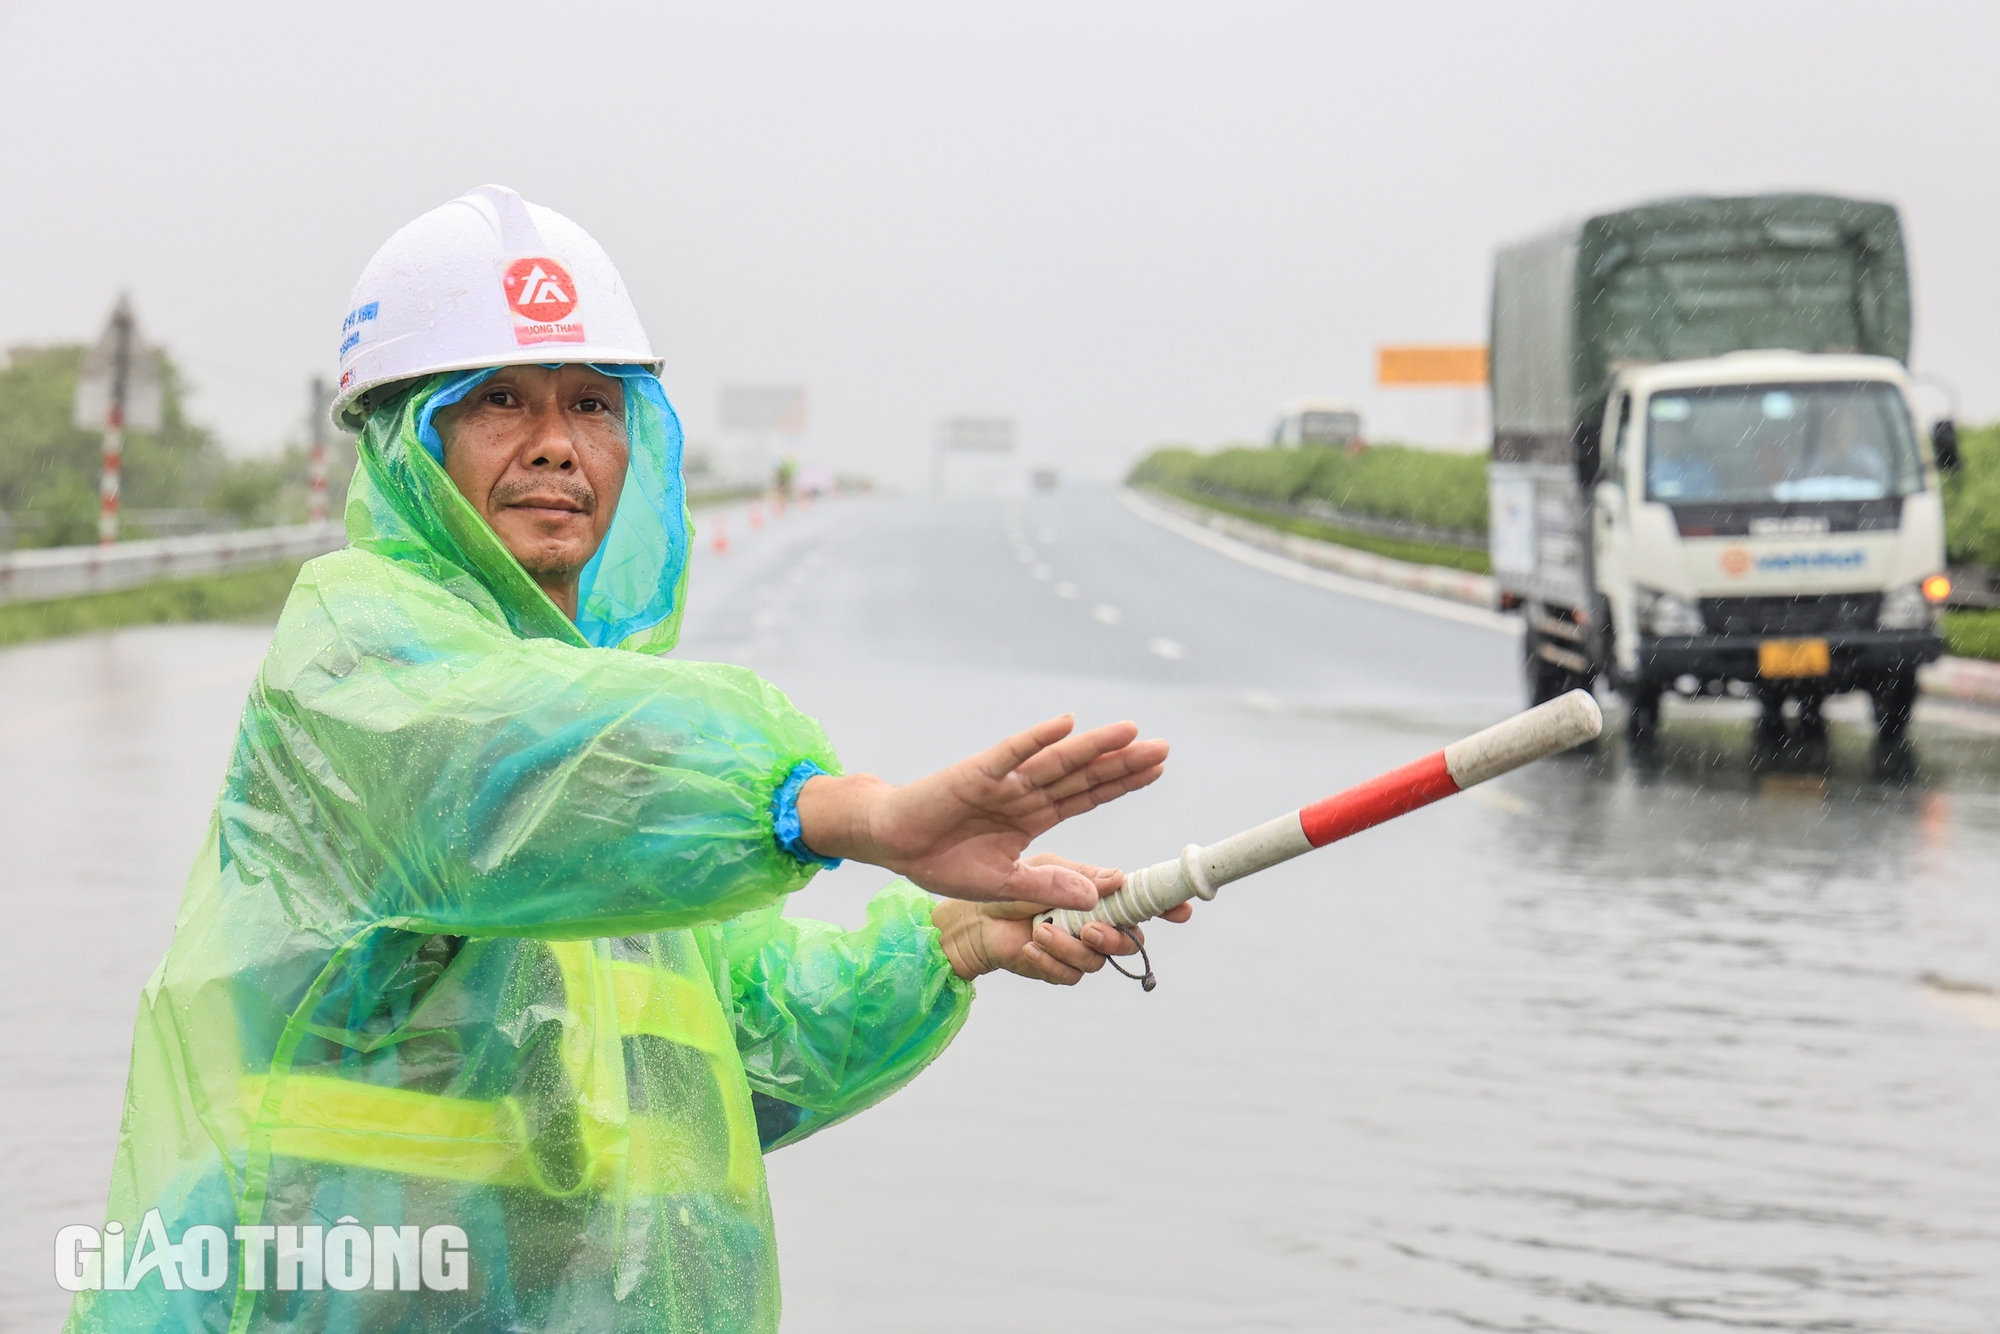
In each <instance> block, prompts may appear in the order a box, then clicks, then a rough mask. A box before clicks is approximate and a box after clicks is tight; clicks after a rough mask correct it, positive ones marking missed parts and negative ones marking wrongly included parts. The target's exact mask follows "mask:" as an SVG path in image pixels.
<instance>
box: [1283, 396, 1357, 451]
mask: <svg viewBox="0 0 2000 1334" xmlns="http://www.w3.org/2000/svg"><path fill="white" fill-rule="evenodd" d="M1360 438H1361V409H1360V408H1358V407H1356V406H1355V405H1354V404H1352V403H1350V402H1348V401H1347V400H1346V399H1344V398H1295V399H1293V400H1292V401H1291V402H1289V403H1287V404H1286V405H1285V415H1284V416H1282V417H1280V418H1278V424H1277V425H1276V426H1274V427H1272V428H1271V443H1272V444H1274V445H1331V446H1335V447H1338V446H1341V445H1345V444H1347V443H1348V442H1349V441H1353V440H1359V439H1360Z"/></svg>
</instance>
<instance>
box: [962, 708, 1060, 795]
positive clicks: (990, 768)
mask: <svg viewBox="0 0 2000 1334" xmlns="http://www.w3.org/2000/svg"><path fill="white" fill-rule="evenodd" d="M1075 726H1076V715H1075V714H1073V713H1065V714H1064V715H1062V717H1060V718H1051V719H1049V720H1048V721H1047V722H1043V723H1036V724H1035V725H1034V726H1033V727H1030V728H1029V729H1028V730H1027V731H1025V732H1016V733H1014V735H1012V736H1010V737H1008V738H1007V739H1006V740H1005V741H1002V742H1000V743H999V744H998V745H996V746H989V747H988V748H987V749H985V750H983V751H981V752H979V754H977V755H975V756H973V757H972V763H973V765H974V767H976V768H977V769H978V770H979V772H981V773H982V774H985V775H986V776H987V777H988V778H991V779H993V780H994V781H995V782H998V781H999V780H1000V779H1002V778H1005V777H1006V776H1007V775H1008V774H1010V773H1013V772H1014V771H1015V770H1016V769H1018V768H1020V767H1021V765H1022V763H1023V762H1025V761H1026V760H1028V759H1029V758H1030V757H1032V756H1034V755H1036V754H1038V753H1039V752H1041V751H1043V750H1046V749H1047V748H1048V747H1050V746H1052V745H1054V744H1055V743H1056V742H1058V741H1060V740H1062V739H1063V738H1064V737H1066V736H1068V735H1069V734H1070V731H1071V730H1072V729H1073V728H1075Z"/></svg>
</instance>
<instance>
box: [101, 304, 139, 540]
mask: <svg viewBox="0 0 2000 1334" xmlns="http://www.w3.org/2000/svg"><path fill="white" fill-rule="evenodd" d="M111 338H112V354H111V394H110V399H111V402H110V406H109V407H107V408H106V409H105V412H104V470H103V472H102V473H101V474H100V475H99V477H98V480H97V541H98V543H99V545H102V546H110V545H111V544H112V543H113V542H116V541H117V540H118V491H119V483H120V480H121V477H120V473H121V470H122V469H123V467H124V462H125V392H126V388H127V385H128V383H129V381H130V379H131V375H132V304H131V302H130V301H128V300H126V299H125V298H124V297H122V296H121V297H119V298H118V308H117V309H116V310H114V311H112V312H111Z"/></svg>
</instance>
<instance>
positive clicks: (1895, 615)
mask: <svg viewBox="0 0 2000 1334" xmlns="http://www.w3.org/2000/svg"><path fill="white" fill-rule="evenodd" d="M1936 618H1937V613H1936V611H1935V610H1933V609H1932V607H1931V600H1930V599H1929V598H1927V597H1925V596H1924V586H1923V585H1922V584H1904V585H1903V586H1901V587H1900V588H1892V589H1890V590H1889V591H1888V592H1886V593H1884V594H1883V595H1882V614H1881V615H1880V616H1878V617H1877V618H1876V619H1875V624H1876V626H1877V627H1878V628H1880V629H1883V630H1928V629H1930V628H1931V626H1932V625H1933V624H1935V623H1936Z"/></svg>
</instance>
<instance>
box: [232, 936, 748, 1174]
mask: <svg viewBox="0 0 2000 1334" xmlns="http://www.w3.org/2000/svg"><path fill="white" fill-rule="evenodd" d="M547 948H548V949H549V950H550V952H551V953H552V954H553V955H554V956H555V959H556V963H557V965H558V967H559V968H560V969H561V971H562V975H563V989H564V993H565V998H566V1000H567V1001H568V1004H569V1008H570V1011H571V1015H572V1022H569V1023H566V1024H565V1025H564V1026H563V1035H562V1039H561V1051H562V1057H563V1064H564V1067H565V1069H566V1070H567V1071H568V1072H569V1075H570V1078H571V1080H572V1081H573V1084H574V1087H575V1091H576V1097H577V1111H578V1114H579V1117H580V1119H581V1121H582V1128H583V1140H584V1155H585V1165H584V1170H583V1173H582V1175H581V1178H580V1180H579V1182H578V1184H577V1185H576V1186H572V1187H569V1188H567V1189H564V1188H562V1187H559V1186H556V1185H554V1184H552V1183H551V1182H550V1180H549V1178H548V1175H547V1174H546V1173H545V1172H544V1171H543V1170H542V1164H541V1163H540V1162H539V1161H538V1160H537V1158H536V1156H535V1154H534V1151H533V1147H532V1145H531V1144H530V1142H529V1139H528V1135H527V1130H526V1126H525V1123H524V1121H523V1119H522V1116H521V1111H520V1108H519V1106H518V1104H517V1103H516V1102H515V1101H514V1100H513V1099H511V1098H502V1099H499V1100H498V1101H490V1102H489V1101H480V1100H476V1099H468V1098H453V1097H448V1096H445V1095H442V1094H434V1093H419V1092H415V1091H413V1090H410V1089H401V1088H391V1087H387V1086H384V1085H379V1084H368V1083H363V1082H361V1081H359V1080H353V1079H345V1078H342V1077H340V1076H337V1075H319V1074H306V1073H294V1074H292V1075H290V1076H288V1077H287V1078H286V1080H285V1084H284V1091H283V1096H282V1099H281V1102H280V1104H279V1107H278V1110H277V1118H276V1122H275V1124H274V1125H273V1127H272V1130H271V1148H272V1151H273V1152H274V1153H276V1154H278V1155H280V1156H283V1157H289V1158H303V1159H309V1160H311V1161H314V1162H323V1163H338V1164H341V1165H343V1166H348V1167H364V1168H372V1169H374V1170H376V1171H381V1172H394V1173H402V1174H406V1175H411V1176H422V1177H431V1178H435V1179H441V1180H446V1181H462V1182H476V1183H480V1184H484V1185H492V1186H531V1187H533V1188H535V1189H538V1190H541V1191H543V1192H544V1193H546V1194H550V1195H566V1194H572V1193H574V1192H575V1191H576V1190H577V1189H582V1188H590V1189H602V1188H604V1187H606V1186H609V1185H611V1184H612V1183H613V1182H614V1181H615V1180H616V1178H617V1176H618V1171H619V1168H620V1166H621V1165H622V1166H623V1167H624V1168H625V1170H626V1172H627V1173H628V1174H629V1179H630V1181H631V1182H632V1183H633V1184H634V1185H635V1186H637V1187H639V1188H640V1189H641V1190H658V1191H661V1192H662V1193H667V1194H678V1193H681V1192H686V1191H697V1190H712V1191H719V1190H725V1189H726V1190H727V1191H729V1192H730V1193H731V1194H735V1195H739V1196H740V1195H744V1194H747V1193H748V1192H749V1191H751V1190H753V1189H754V1188H755V1186H756V1183H757V1178H758V1166H759V1164H760V1162H761V1160H762V1151H761V1149H760V1148H759V1146H758V1142H757V1125H756V1116H755V1113H754V1111H753V1109H752V1108H751V1106H750V1098H749V1091H748V1086H747V1085H746V1084H745V1083H744V1082H743V1076H742V1073H741V1070H740V1068H739V1067H738V1065H737V1059H736V1046H735V1039H734V1035H733V1034H732V1032H731V1031H730V1026H729V1020H728V1017H727V1016H726V1015H725V1014H724V1012H723V1009H722V1002H721V1001H720V1000H719V999H718V998H717V996H716V994H715V991H714V990H713V988H712V987H711V986H709V985H707V984H706V982H705V980H700V979H696V978H693V977H688V976H685V975H683V974H679V973H675V972H671V971H669V970H667V969H664V968H659V967H655V966H653V965H649V964H641V963H629V962H625V961H623V960H617V961H613V960H608V959H605V958H604V956H602V955H600V954H599V953H598V952H597V950H596V948H595V947H594V946H593V944H592V943H591V942H589V941H571V942H561V943H551V944H549V945H548V946H547ZM605 964H609V967H608V968H607V967H605V966H603V965H605ZM607 1011H608V1012H609V1013H610V1014H613V1015H615V1016H616V1022H615V1023H612V1024H606V1023H602V1022H600V1019H601V1017H602V1016H603V1015H605V1014H606V1012H607ZM640 1036H651V1037H657V1038H663V1039H665V1040H667V1041H669V1042H674V1043H677V1044H679V1045H681V1046H684V1047H689V1048H692V1049H694V1050H696V1051H699V1052H701V1053H702V1054H703V1055H705V1056H707V1057H708V1058H709V1068H710V1070H711V1072H712V1073H713V1075H714V1077H715V1081H716V1086H717V1090H718V1092H719V1093H720V1095H721V1100H722V1104H723V1108H724V1110H725V1114H726V1116H727V1120H728V1127H729V1167H728V1171H727V1173H726V1175H725V1176H724V1178H723V1179H722V1180H719V1181H718V1180H713V1179H710V1180H699V1179H696V1178H697V1176H708V1175H710V1174H708V1173H700V1172H698V1171H697V1170H696V1167H695V1165H696V1164H698V1163H700V1162H701V1161H702V1155H701V1154H700V1153H699V1152H698V1149H699V1146H698V1145H697V1144H695V1143H693V1142H691V1140H690V1138H689V1136H688V1134H687V1133H686V1131H685V1129H684V1128H681V1127H677V1126H676V1125H674V1124H673V1123H672V1122H670V1121H664V1120H661V1119H660V1118H657V1117H646V1116H642V1117H630V1116H629V1115H628V1114H627V1109H626V1104H625V1064H624V1055H623V1051H622V1048H621V1045H620V1044H621V1043H622V1041H623V1039H625V1038H628V1037H640ZM264 1088H265V1081H264V1080H263V1079H248V1080H245V1081H244V1085H243V1107H244V1110H245V1112H246V1113H248V1114H249V1115H252V1116H254V1115H255V1114H256V1112H257V1109H258V1108H259V1107H260V1106H261V1105H262V1102H263V1097H264Z"/></svg>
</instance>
